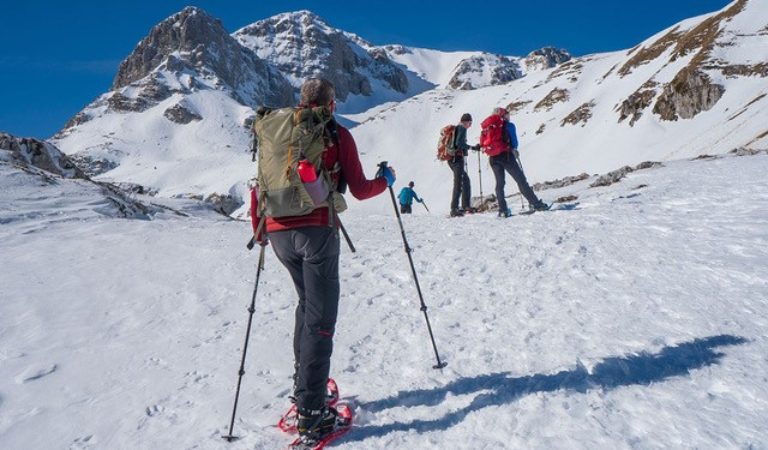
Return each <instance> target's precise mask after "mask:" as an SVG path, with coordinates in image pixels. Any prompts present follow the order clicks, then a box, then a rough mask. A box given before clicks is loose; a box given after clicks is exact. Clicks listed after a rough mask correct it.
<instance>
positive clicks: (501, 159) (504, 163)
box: [489, 108, 549, 217]
mask: <svg viewBox="0 0 768 450" xmlns="http://www.w3.org/2000/svg"><path fill="white" fill-rule="evenodd" d="M493 114H498V115H500V116H501V117H502V118H503V119H504V122H505V124H504V126H505V129H506V133H507V136H506V137H507V139H508V141H507V142H508V150H507V151H505V152H503V153H501V154H499V155H496V156H491V157H490V158H489V162H490V164H491V169H492V170H493V176H494V177H495V178H496V198H497V199H498V200H499V216H502V217H509V216H511V215H512V211H511V210H510V209H509V208H508V207H507V200H506V199H505V198H504V184H505V180H504V172H505V171H506V172H507V173H509V174H510V175H511V176H512V179H513V180H515V183H517V187H518V189H520V194H521V195H522V196H523V197H525V199H526V200H528V204H529V205H530V208H531V209H532V210H534V211H545V210H547V209H549V206H548V205H547V204H546V203H544V202H542V201H541V200H540V199H539V198H538V197H536V194H535V193H534V192H533V189H531V186H530V185H529V184H528V180H526V178H525V174H524V173H523V170H522V169H521V168H520V164H519V162H518V157H519V152H518V150H517V148H518V146H519V142H518V140H517V132H516V129H515V124H514V123H512V122H511V121H510V120H509V111H507V109H506V108H495V109H494V110H493Z"/></svg>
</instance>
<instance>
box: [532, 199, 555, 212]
mask: <svg viewBox="0 0 768 450" xmlns="http://www.w3.org/2000/svg"><path fill="white" fill-rule="evenodd" d="M549 208H551V205H547V204H546V203H544V202H542V201H541V200H539V201H538V202H537V203H536V204H535V205H533V210H534V211H549Z"/></svg>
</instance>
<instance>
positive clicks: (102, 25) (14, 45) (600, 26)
mask: <svg viewBox="0 0 768 450" xmlns="http://www.w3.org/2000/svg"><path fill="white" fill-rule="evenodd" d="M4 3H5V4H4V5H3V7H2V11H1V12H0V18H1V19H2V26H0V131H6V132H10V133H12V134H15V135H18V136H34V137H40V138H45V137H49V136H51V135H52V134H54V133H55V132H56V131H58V130H59V129H60V128H61V127H62V126H63V125H64V123H65V122H66V121H67V120H68V119H69V118H70V117H72V116H73V115H74V114H76V113H77V112H78V111H80V110H81V109H82V108H83V107H84V106H85V105H87V104H88V103H89V102H90V101H92V100H93V99H94V98H96V97H97V96H98V95H100V94H101V93H103V92H106V91H107V90H108V89H109V87H110V85H111V83H112V79H113V78H114V75H115V73H116V71H117V66H118V65H119V63H120V61H121V60H122V59H124V58H125V57H126V56H128V54H129V53H130V52H131V51H132V50H133V48H134V47H135V45H136V44H137V43H138V42H139V41H140V40H141V39H142V38H143V37H144V36H145V35H146V34H147V32H148V31H149V30H150V28H152V26H154V25H155V24H156V23H158V22H160V21H161V20H163V19H164V18H166V17H168V16H170V15H171V14H173V13H175V12H177V11H178V10H180V9H182V8H183V7H184V6H186V5H195V6H199V7H201V8H203V9H205V10H206V11H208V12H209V13H210V14H211V15H213V16H215V17H218V18H219V19H221V20H222V22H223V23H224V26H225V27H226V28H227V29H228V30H229V31H235V30H236V29H238V28H240V27H242V26H244V25H247V24H249V23H252V22H255V21H257V20H259V19H262V18H265V17H269V16H271V15H274V14H277V13H281V12H286V11H295V10H298V9H309V10H312V11H314V12H315V13H317V14H318V15H320V16H321V17H323V18H324V19H325V20H326V21H328V22H329V23H330V24H331V25H332V26H334V27H336V28H341V29H344V30H347V31H351V32H354V33H357V34H358V35H360V36H362V37H363V38H365V39H367V40H368V41H370V42H372V43H374V44H391V43H398V44H405V45H410V46H417V47H427V48H435V49H440V50H485V51H489V52H494V53H501V54H506V55H524V54H527V53H528V52H530V51H531V50H534V49H536V48H539V47H543V46H545V45H553V46H557V47H562V48H566V49H568V50H569V51H570V52H571V53H572V54H574V55H583V54H588V53H595V52H604V51H610V50H619V49H625V48H630V47H633V46H634V45H636V44H637V43H638V42H640V41H642V40H643V39H645V38H647V37H649V36H650V35H652V34H654V33H656V32H658V31H661V30H662V29H664V28H666V27H668V26H670V25H673V24H674V23H676V22H678V21H680V20H682V19H685V18H688V17H692V16H696V15H700V14H704V13H707V12H711V11H715V10H718V9H720V8H722V7H724V6H725V5H727V4H728V3H730V2H729V1H728V0H645V1H642V2H622V1H616V0H606V1H603V0H595V1H587V2H574V1H560V0H550V1H546V0H543V1H534V2H531V1H507V2H496V3H495V4H494V6H493V9H488V8H486V7H480V6H478V5H485V4H489V3H488V2H467V1H463V2H459V1H453V0H443V1H440V2H418V1H413V0H410V1H405V0H389V1H386V2H378V1H377V2H369V1H362V0H359V1H356V2H350V1H336V0H324V1H316V2H306V1H291V0H283V1H258V0H256V1H254V0H250V1H241V0H219V1H215V0H212V1H191V0H190V1H176V0H154V1H148V0H135V1H130V2H128V1H122V0H102V1H81V0H69V1H66V2H62V1H39V0H26V1H22V2H4Z"/></svg>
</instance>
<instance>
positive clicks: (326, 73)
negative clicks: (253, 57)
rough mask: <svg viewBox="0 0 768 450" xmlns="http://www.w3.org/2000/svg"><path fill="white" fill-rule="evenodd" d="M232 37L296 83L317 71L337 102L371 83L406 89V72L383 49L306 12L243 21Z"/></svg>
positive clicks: (362, 91)
mask: <svg viewBox="0 0 768 450" xmlns="http://www.w3.org/2000/svg"><path fill="white" fill-rule="evenodd" d="M234 36H235V38H236V39H237V40H238V41H239V42H240V43H241V44H242V45H244V46H245V47H247V48H249V49H251V50H253V51H254V52H255V53H256V54H257V55H258V56H259V57H260V58H263V59H265V60H267V61H270V62H271V63H272V64H273V65H275V66H276V67H278V69H280V71H281V72H282V73H283V74H285V75H286V76H287V78H288V79H289V81H291V83H292V84H293V86H294V87H295V88H298V87H299V86H300V85H301V83H302V82H303V81H304V80H305V79H307V78H310V77H316V76H321V77H324V78H327V79H329V80H330V81H332V82H333V83H334V85H335V86H336V95H337V97H338V98H339V100H341V101H342V102H343V101H345V100H346V99H347V97H348V96H349V95H363V96H370V95H372V94H373V90H374V89H373V86H374V85H375V84H383V85H384V86H385V87H387V88H389V89H392V90H394V91H396V92H400V93H404V92H406V91H407V89H408V78H407V77H406V75H405V73H404V72H403V70H402V69H401V68H400V67H399V66H398V65H396V64H394V63H393V62H392V61H391V60H390V59H389V58H388V57H387V56H386V53H385V52H382V51H379V50H378V49H376V48H374V47H373V46H372V45H371V44H370V43H368V42H367V41H365V40H364V39H362V38H360V37H358V36H356V35H354V34H352V33H347V32H344V31H342V30H339V29H337V28H333V27H332V26H330V25H329V24H328V23H327V22H326V21H324V20H323V19H322V18H320V17H319V16H317V15H316V14H314V13H312V12H310V11H306V10H302V11H297V12H292V13H283V14H278V15H276V16H273V17H270V18H267V19H264V20H260V21H258V22H255V23H253V24H251V25H248V26H246V27H244V28H242V29H240V30H238V31H237V32H235V33H234Z"/></svg>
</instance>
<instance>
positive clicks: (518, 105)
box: [507, 100, 533, 114]
mask: <svg viewBox="0 0 768 450" xmlns="http://www.w3.org/2000/svg"><path fill="white" fill-rule="evenodd" d="M530 103H533V101H532V100H523V101H520V102H512V103H510V104H508V105H507V111H509V113H510V114H515V113H517V112H518V111H520V110H521V109H523V108H525V107H526V106H528V104H530Z"/></svg>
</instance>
